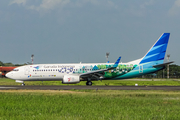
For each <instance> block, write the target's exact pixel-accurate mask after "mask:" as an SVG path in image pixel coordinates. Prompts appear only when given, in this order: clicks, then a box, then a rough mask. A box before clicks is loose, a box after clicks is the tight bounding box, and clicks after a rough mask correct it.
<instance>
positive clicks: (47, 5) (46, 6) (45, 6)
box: [9, 0, 117, 12]
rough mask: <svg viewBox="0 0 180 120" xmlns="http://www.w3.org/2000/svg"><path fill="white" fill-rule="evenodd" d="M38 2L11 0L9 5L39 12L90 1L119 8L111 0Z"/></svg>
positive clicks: (41, 0) (81, 4)
mask: <svg viewBox="0 0 180 120" xmlns="http://www.w3.org/2000/svg"><path fill="white" fill-rule="evenodd" d="M39 1H40V2H39ZM38 2H39V4H38V5H35V4H34V3H35V2H32V0H11V2H10V3H9V5H12V4H18V5H22V6H24V7H25V8H26V9H30V10H36V11H38V12H47V11H51V10H53V9H61V8H63V7H65V6H66V5H67V4H70V3H71V5H72V6H73V7H74V6H75V7H83V6H84V5H85V4H89V3H90V4H92V5H94V6H105V7H111V8H117V5H116V4H114V3H113V2H112V1H111V0H38ZM29 3H32V4H29Z"/></svg>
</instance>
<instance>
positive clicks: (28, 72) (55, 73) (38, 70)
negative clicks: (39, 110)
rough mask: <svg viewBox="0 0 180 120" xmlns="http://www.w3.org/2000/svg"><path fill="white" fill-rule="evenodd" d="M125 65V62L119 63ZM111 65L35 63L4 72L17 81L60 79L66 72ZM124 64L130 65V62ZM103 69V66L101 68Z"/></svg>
mask: <svg viewBox="0 0 180 120" xmlns="http://www.w3.org/2000/svg"><path fill="white" fill-rule="evenodd" d="M120 64H121V65H125V63H120ZM98 65H109V66H110V65H113V63H88V64H81V63H80V64H36V65H25V66H21V67H17V68H16V69H14V70H13V71H11V72H9V73H7V74H6V76H7V77H8V78H11V79H14V80H19V81H56V80H60V81H61V80H62V79H63V77H64V75H66V74H73V73H74V74H82V73H87V72H91V71H95V70H98V68H95V67H94V66H98ZM126 65H129V66H130V65H131V64H130V63H128V64H126ZM101 69H103V68H101Z"/></svg>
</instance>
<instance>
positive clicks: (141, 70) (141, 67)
mask: <svg viewBox="0 0 180 120" xmlns="http://www.w3.org/2000/svg"><path fill="white" fill-rule="evenodd" d="M139 73H143V65H139Z"/></svg>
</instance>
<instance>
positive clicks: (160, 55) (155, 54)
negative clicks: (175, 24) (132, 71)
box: [139, 33, 170, 64]
mask: <svg viewBox="0 0 180 120" xmlns="http://www.w3.org/2000/svg"><path fill="white" fill-rule="evenodd" d="M169 36H170V33H163V34H162V35H161V37H160V38H159V39H158V40H157V41H156V42H155V44H154V45H153V46H152V47H151V49H150V50H149V51H148V52H147V53H146V55H145V56H144V57H143V59H142V60H141V62H140V63H139V64H142V63H147V62H152V61H161V62H162V63H163V61H164V56H165V54H166V49H167V45H168V41H169Z"/></svg>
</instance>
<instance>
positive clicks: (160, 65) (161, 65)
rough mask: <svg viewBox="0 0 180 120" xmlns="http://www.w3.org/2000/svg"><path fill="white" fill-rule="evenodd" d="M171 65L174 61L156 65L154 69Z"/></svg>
mask: <svg viewBox="0 0 180 120" xmlns="http://www.w3.org/2000/svg"><path fill="white" fill-rule="evenodd" d="M171 63H174V61H171V62H167V63H163V64H158V65H154V66H153V67H163V66H165V65H167V64H171Z"/></svg>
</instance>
